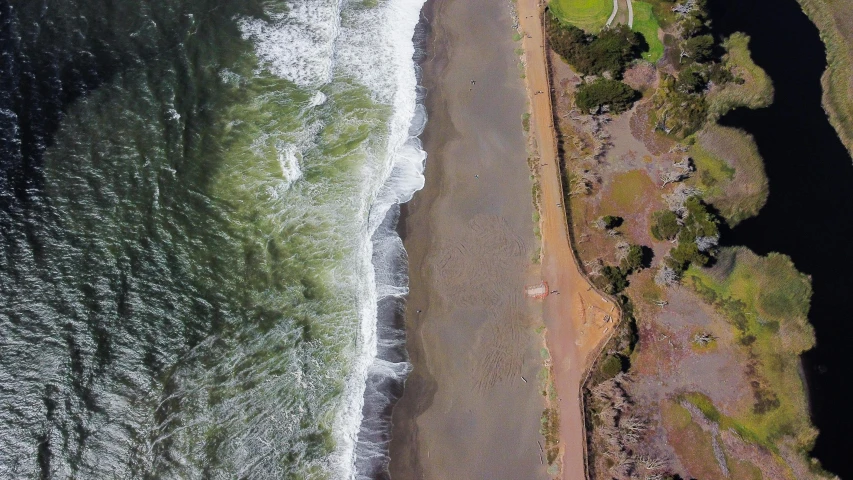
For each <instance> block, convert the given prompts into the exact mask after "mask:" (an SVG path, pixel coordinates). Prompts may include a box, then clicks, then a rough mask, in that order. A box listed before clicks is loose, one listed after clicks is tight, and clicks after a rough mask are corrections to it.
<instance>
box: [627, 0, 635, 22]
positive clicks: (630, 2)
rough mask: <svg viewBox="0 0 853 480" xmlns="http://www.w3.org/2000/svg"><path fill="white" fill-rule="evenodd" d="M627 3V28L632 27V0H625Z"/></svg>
mask: <svg viewBox="0 0 853 480" xmlns="http://www.w3.org/2000/svg"><path fill="white" fill-rule="evenodd" d="M625 2H627V3H628V28H634V0H625Z"/></svg>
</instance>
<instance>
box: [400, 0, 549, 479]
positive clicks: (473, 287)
mask: <svg viewBox="0 0 853 480" xmlns="http://www.w3.org/2000/svg"><path fill="white" fill-rule="evenodd" d="M424 14H425V15H426V17H427V18H428V19H429V20H430V21H431V28H432V36H431V38H430V41H429V42H428V49H429V53H428V56H427V61H426V62H425V64H424V65H423V68H424V84H425V86H426V87H427V89H428V92H429V93H428V97H427V100H426V102H427V108H428V112H429V123H428V125H427V129H426V131H425V133H424V136H423V139H424V146H425V148H426V151H427V152H428V154H429V158H428V160H427V168H426V186H425V188H424V189H423V190H422V191H420V192H419V193H418V194H417V195H416V196H415V198H414V200H413V201H412V202H411V203H410V204H409V205H408V215H407V219H406V223H405V237H406V238H405V246H406V249H407V251H408V253H409V262H410V276H411V279H410V289H411V293H410V296H409V299H408V306H407V313H406V324H407V331H408V344H407V348H408V351H409V354H410V356H411V361H412V363H413V365H414V370H413V372H412V374H411V375H410V377H409V378H408V380H407V383H406V390H405V393H404V395H403V397H402V399H401V400H400V402H399V403H398V404H397V406H396V408H395V410H394V416H393V422H394V430H393V440H392V442H391V452H390V453H391V459H392V460H391V465H390V470H391V475H392V477H393V478H396V479H414V478H439V479H448V478H493V479H496V478H507V479H518V478H525V479H530V478H547V475H546V467H545V465H544V464H543V460H542V456H541V451H540V444H543V443H544V438H543V437H542V435H541V434H540V433H539V428H540V416H541V414H542V411H543V409H544V399H543V397H542V395H541V393H540V392H539V389H538V381H537V379H536V375H537V372H538V371H539V370H540V368H541V365H542V358H541V354H540V349H541V347H542V346H543V345H542V336H541V334H538V333H536V326H538V325H541V315H542V303H541V302H537V301H534V300H528V299H526V298H525V296H524V286H525V285H526V284H528V283H534V282H538V281H539V280H540V278H541V276H540V272H539V268H538V266H537V265H534V263H533V262H532V257H533V256H534V254H535V252H536V248H537V241H536V238H535V236H534V223H533V205H532V198H531V187H532V182H531V180H530V171H529V168H528V166H527V151H526V139H525V135H524V132H523V129H522V123H521V117H522V114H523V113H524V112H525V111H526V103H525V88H524V81H523V79H522V78H521V71H520V70H519V68H518V65H517V64H518V56H517V55H516V54H515V53H514V50H515V49H516V48H518V47H519V44H518V43H516V42H513V40H512V35H513V30H512V20H511V16H510V8H509V4H508V3H507V2H505V1H504V0H474V1H470V0H465V1H463V0H436V1H435V2H431V3H430V5H428V7H427V8H426V9H425V11H424ZM472 80H474V81H475V82H476V83H475V84H472ZM522 377H523V378H522Z"/></svg>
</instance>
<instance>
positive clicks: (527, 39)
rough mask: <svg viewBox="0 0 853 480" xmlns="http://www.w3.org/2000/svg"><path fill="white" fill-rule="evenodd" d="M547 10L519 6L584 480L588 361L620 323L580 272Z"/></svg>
mask: <svg viewBox="0 0 853 480" xmlns="http://www.w3.org/2000/svg"><path fill="white" fill-rule="evenodd" d="M542 8H543V7H542V6H540V5H539V2H538V1H537V0H519V2H518V9H519V18H520V21H521V29H522V31H523V33H525V35H524V40H523V43H524V51H525V60H526V64H527V68H526V77H527V89H528V95H529V98H530V103H531V106H532V109H531V110H532V120H533V121H532V122H531V132H532V134H533V135H534V139H535V143H536V146H537V149H538V152H539V155H540V159H541V160H540V171H539V174H540V182H541V186H542V207H541V231H542V253H543V257H542V274H543V277H544V278H545V280H547V281H548V283H549V285H550V286H551V289H552V290H557V291H558V292H559V294H552V295H550V296H549V297H548V298H547V299H546V300H545V308H544V314H545V325H546V327H547V329H548V335H547V342H548V348H549V349H550V351H551V358H552V361H553V365H554V376H555V383H556V388H557V392H558V395H559V398H560V400H559V410H560V437H561V444H562V451H563V479H565V480H580V479H583V478H584V475H585V474H584V448H585V447H584V445H585V442H584V438H583V435H584V434H583V414H582V411H581V402H580V386H581V382H582V381H583V376H584V373H585V370H586V366H587V364H588V362H589V361H590V359H591V358H592V356H593V355H594V354H595V353H596V351H597V350H598V349H599V348H600V346H601V345H602V343H603V341H604V339H605V338H606V337H607V334H608V333H610V332H611V331H612V329H613V323H608V322H606V321H605V316H606V315H611V316H612V317H613V321H614V322H615V321H617V320H618V309H617V308H616V307H615V305H613V303H612V302H610V301H609V300H608V299H606V298H605V297H603V296H602V295H601V294H599V293H598V292H597V291H596V290H595V289H593V288H592V286H591V285H590V284H589V282H588V281H587V279H586V278H585V277H584V276H583V275H582V274H581V272H580V270H579V268H578V265H577V261H576V259H575V256H574V252H573V250H572V248H571V245H570V243H569V232H568V228H567V221H566V213H565V211H564V209H563V208H564V206H563V195H562V185H561V183H560V170H559V159H558V158H557V144H556V138H555V135H554V129H553V121H552V118H553V117H552V114H551V105H552V103H551V93H550V87H549V82H548V76H547V64H546V57H545V55H546V53H545V49H544V48H543V45H544V43H543V42H544V32H543V27H542V23H541V19H542ZM528 35H529V36H528ZM538 92H543V93H538Z"/></svg>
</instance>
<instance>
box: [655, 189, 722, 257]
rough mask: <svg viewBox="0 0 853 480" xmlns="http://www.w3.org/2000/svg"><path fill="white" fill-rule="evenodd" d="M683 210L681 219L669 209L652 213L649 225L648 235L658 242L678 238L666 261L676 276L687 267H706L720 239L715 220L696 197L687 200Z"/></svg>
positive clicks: (717, 223) (717, 222)
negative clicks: (649, 231)
mask: <svg viewBox="0 0 853 480" xmlns="http://www.w3.org/2000/svg"><path fill="white" fill-rule="evenodd" d="M684 210H685V211H684V214H683V215H682V216H681V218H679V216H678V215H677V214H675V213H674V212H671V211H669V210H664V211H659V212H655V213H653V214H652V226H651V231H652V236H654V237H655V238H656V239H658V240H672V239H675V238H677V239H678V245H676V247H675V248H673V249H672V250H670V252H669V258H667V259H666V262H667V266H669V267H670V268H672V269H673V270H675V271H676V272H678V273H679V274H680V273H681V272H683V271H684V270H686V269H687V267H688V266H690V264H695V265H699V266H705V265H707V264H708V262H710V261H711V258H712V257H713V255H714V247H715V246H716V241H717V240H718V239H719V237H720V229H719V223H720V222H719V219H717V216H716V215H715V214H714V213H713V212H711V211H710V209H709V208H708V206H707V205H705V204H704V203H703V202H702V200H700V199H699V197H696V196H693V197H690V198H688V199H687V200H686V201H685V202H684Z"/></svg>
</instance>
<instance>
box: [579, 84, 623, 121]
mask: <svg viewBox="0 0 853 480" xmlns="http://www.w3.org/2000/svg"><path fill="white" fill-rule="evenodd" d="M636 98H637V92H636V91H635V90H634V89H632V88H631V87H629V86H628V85H626V84H624V83H622V82H620V81H618V80H610V79H606V78H599V79H597V80H596V81H594V82H592V83H584V84H582V85H581V86H580V87H579V88H578V93H577V95H576V96H575V102H576V103H577V105H578V108H580V109H581V111H582V112H584V113H590V112H597V111H598V110H599V109H601V108H602V107H605V106H608V107H609V108H610V111H611V112H615V113H620V112H624V111H625V110H627V109H629V108H630V107H631V105H632V104H633V103H634V100H636Z"/></svg>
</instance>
